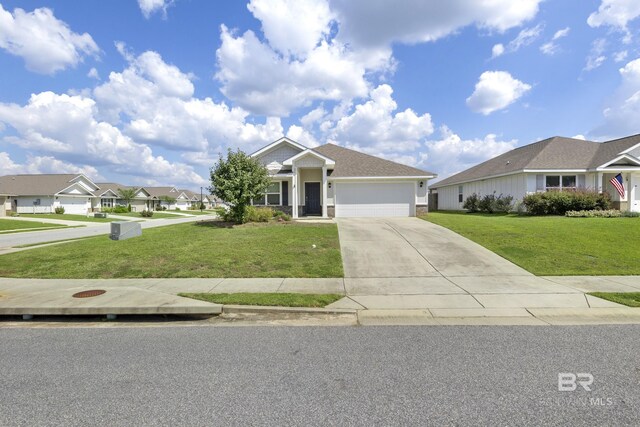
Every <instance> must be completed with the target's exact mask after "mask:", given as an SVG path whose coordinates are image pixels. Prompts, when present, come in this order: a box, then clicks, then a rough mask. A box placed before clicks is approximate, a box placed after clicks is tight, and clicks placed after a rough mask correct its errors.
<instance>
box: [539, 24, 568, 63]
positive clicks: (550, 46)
mask: <svg viewBox="0 0 640 427" xmlns="http://www.w3.org/2000/svg"><path fill="white" fill-rule="evenodd" d="M570 31H571V29H570V28H569V27H566V28H563V29H561V30H558V31H556V32H555V34H554V35H553V37H552V38H551V41H549V42H547V43H545V44H543V45H542V46H540V51H541V52H542V53H544V54H545V55H549V56H552V55H555V54H556V53H558V52H559V51H560V46H559V45H558V43H557V40H559V39H561V38H563V37H566V36H568V35H569V32H570Z"/></svg>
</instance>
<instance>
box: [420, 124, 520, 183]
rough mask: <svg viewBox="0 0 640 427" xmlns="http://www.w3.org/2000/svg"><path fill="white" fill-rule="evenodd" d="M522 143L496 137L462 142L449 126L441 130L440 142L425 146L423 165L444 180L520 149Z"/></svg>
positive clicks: (431, 142) (488, 136) (422, 158)
mask: <svg viewBox="0 0 640 427" xmlns="http://www.w3.org/2000/svg"><path fill="white" fill-rule="evenodd" d="M517 143H518V141H517V140H515V139H512V140H510V141H501V140H499V139H498V136H497V135H495V134H488V135H487V136H485V137H484V138H475V139H462V138H461V137H460V136H458V135H457V134H455V133H454V132H453V131H452V130H451V129H449V128H448V127H447V126H441V127H440V139H437V140H429V141H426V142H425V148H426V152H424V153H422V155H421V158H420V164H421V165H425V167H427V168H431V169H430V170H435V171H437V172H438V179H444V178H446V177H448V176H451V175H453V174H455V173H458V172H460V171H463V170H465V169H467V168H470V167H471V166H474V165H476V164H478V163H481V162H483V161H485V160H488V159H490V158H492V157H495V156H498V155H500V154H502V153H506V152H507V151H509V150H512V149H514V148H515V147H516V145H517Z"/></svg>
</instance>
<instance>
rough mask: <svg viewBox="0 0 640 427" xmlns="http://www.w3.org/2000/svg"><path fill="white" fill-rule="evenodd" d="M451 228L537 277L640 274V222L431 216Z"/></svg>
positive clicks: (434, 221) (600, 219)
mask: <svg viewBox="0 0 640 427" xmlns="http://www.w3.org/2000/svg"><path fill="white" fill-rule="evenodd" d="M422 219H425V220H427V221H430V222H433V223H435V224H438V225H441V226H443V227H446V228H449V229H451V230H453V231H455V232H456V233H458V234H461V235H463V236H465V237H467V238H469V239H471V240H473V241H474V242H476V243H479V244H480V245H482V246H484V247H485V248H487V249H490V250H492V251H493V252H495V253H497V254H498V255H500V256H502V257H504V258H506V259H508V260H509V261H511V262H513V263H515V264H517V265H519V266H521V267H523V268H524V269H526V270H528V271H530V272H531V273H533V274H536V275H540V276H544V275H550V276H552V275H594V276H597V275H632V274H640V262H639V260H640V245H638V241H640V218H567V217H559V216H546V217H534V216H519V215H484V214H468V213H458V212H455V213H454V212H431V213H429V215H427V216H424V217H422Z"/></svg>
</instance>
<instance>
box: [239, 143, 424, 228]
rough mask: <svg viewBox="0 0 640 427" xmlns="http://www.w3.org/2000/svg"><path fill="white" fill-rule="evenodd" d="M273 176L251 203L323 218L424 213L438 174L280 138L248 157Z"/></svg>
mask: <svg viewBox="0 0 640 427" xmlns="http://www.w3.org/2000/svg"><path fill="white" fill-rule="evenodd" d="M251 156H252V157H255V158H257V159H259V160H260V162H261V163H262V164H264V165H265V166H266V167H267V169H268V170H269V173H270V175H271V180H272V182H271V185H270V186H269V188H268V189H267V191H266V193H265V195H264V196H263V197H262V198H260V199H258V200H253V204H254V205H265V206H272V207H274V208H275V209H278V210H282V211H284V212H286V213H288V214H290V215H291V216H292V217H293V218H299V217H302V216H321V217H325V218H326V217H333V216H335V217H390V216H415V215H420V214H422V213H426V211H427V203H428V201H427V183H428V180H429V179H431V178H435V177H436V175H435V174H434V173H431V172H426V171H423V170H420V169H416V168H413V167H410V166H406V165H402V164H399V163H395V162H392V161H389V160H384V159H381V158H379V157H375V156H370V155H368V154H364V153H361V152H358V151H355V150H350V149H347V148H343V147H340V146H337V145H334V144H325V145H322V146H320V147H315V148H307V147H305V146H303V145H302V144H299V143H297V142H295V141H293V140H291V139H289V138H280V139H278V140H277V141H275V142H273V143H271V144H269V145H267V146H266V147H264V148H262V149H260V150H258V151H256V152H255V153H253V154H252V155H251Z"/></svg>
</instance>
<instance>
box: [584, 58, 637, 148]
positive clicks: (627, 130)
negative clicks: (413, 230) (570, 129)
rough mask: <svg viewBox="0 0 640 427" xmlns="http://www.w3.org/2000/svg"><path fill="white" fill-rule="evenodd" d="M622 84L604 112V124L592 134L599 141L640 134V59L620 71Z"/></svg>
mask: <svg viewBox="0 0 640 427" xmlns="http://www.w3.org/2000/svg"><path fill="white" fill-rule="evenodd" d="M619 72H620V76H621V79H622V82H621V84H620V87H619V88H618V89H617V90H616V92H615V94H614V95H613V96H612V98H611V99H610V100H609V103H608V104H609V106H608V107H607V108H605V110H604V111H603V116H604V123H603V124H602V125H601V126H599V127H598V128H596V129H594V130H593V131H592V132H591V134H592V135H594V136H595V137H598V138H599V139H603V138H615V137H620V136H624V135H631V134H635V133H638V132H640V125H639V124H638V117H640V58H638V59H635V60H633V61H630V62H629V63H627V64H626V65H625V66H624V67H622V68H620V70H619Z"/></svg>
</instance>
